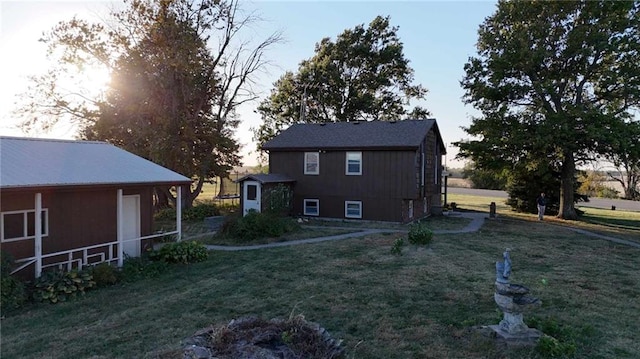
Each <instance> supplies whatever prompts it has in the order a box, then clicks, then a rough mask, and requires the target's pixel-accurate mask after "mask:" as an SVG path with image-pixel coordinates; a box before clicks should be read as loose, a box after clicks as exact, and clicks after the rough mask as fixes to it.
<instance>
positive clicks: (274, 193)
mask: <svg viewBox="0 0 640 359" xmlns="http://www.w3.org/2000/svg"><path fill="white" fill-rule="evenodd" d="M292 197H293V193H292V191H291V187H289V186H286V185H284V184H282V183H279V184H278V185H277V186H275V187H274V188H271V189H269V190H267V191H265V193H264V202H265V208H267V211H269V212H272V213H273V214H275V215H287V214H289V212H290V211H291V199H292Z"/></svg>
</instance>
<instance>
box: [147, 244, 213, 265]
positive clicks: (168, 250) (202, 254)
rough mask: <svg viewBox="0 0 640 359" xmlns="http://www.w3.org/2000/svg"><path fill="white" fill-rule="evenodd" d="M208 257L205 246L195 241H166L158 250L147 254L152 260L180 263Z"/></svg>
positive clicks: (193, 261)
mask: <svg viewBox="0 0 640 359" xmlns="http://www.w3.org/2000/svg"><path fill="white" fill-rule="evenodd" d="M208 257H209V252H207V248H206V247H205V246H204V245H203V244H202V243H199V242H196V241H184V242H176V243H168V244H165V245H164V246H162V248H160V250H159V251H155V252H151V253H150V254H149V258H150V259H152V260H154V261H163V262H166V263H182V264H189V263H195V262H202V261H204V260H206V259H207V258H208Z"/></svg>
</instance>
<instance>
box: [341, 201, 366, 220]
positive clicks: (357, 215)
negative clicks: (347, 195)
mask: <svg viewBox="0 0 640 359" xmlns="http://www.w3.org/2000/svg"><path fill="white" fill-rule="evenodd" d="M354 204H355V205H357V206H358V214H356V215H354V214H349V205H354ZM344 216H345V218H362V201H344Z"/></svg>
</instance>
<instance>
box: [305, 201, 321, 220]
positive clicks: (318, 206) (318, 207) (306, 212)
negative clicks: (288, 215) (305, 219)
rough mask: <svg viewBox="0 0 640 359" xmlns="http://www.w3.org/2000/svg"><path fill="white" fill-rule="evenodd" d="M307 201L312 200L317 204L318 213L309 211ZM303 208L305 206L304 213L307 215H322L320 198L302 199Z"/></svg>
mask: <svg viewBox="0 0 640 359" xmlns="http://www.w3.org/2000/svg"><path fill="white" fill-rule="evenodd" d="M307 202H312V203H315V204H316V209H317V212H316V213H309V212H308V211H307ZM302 208H303V213H304V215H305V216H319V215H320V200H319V199H307V198H305V199H303V200H302Z"/></svg>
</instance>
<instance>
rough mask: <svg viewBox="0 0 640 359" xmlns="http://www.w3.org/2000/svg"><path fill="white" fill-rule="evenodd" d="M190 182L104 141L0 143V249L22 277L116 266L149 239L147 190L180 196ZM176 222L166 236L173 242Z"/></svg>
mask: <svg viewBox="0 0 640 359" xmlns="http://www.w3.org/2000/svg"><path fill="white" fill-rule="evenodd" d="M190 183H191V180H190V179H189V178H187V177H184V176H182V175H180V174H178V173H175V172H173V171H170V170H168V169H166V168H164V167H161V166H158V165H156V164H154V163H152V162H150V161H147V160H145V159H144V158H141V157H138V156H136V155H134V154H131V153H129V152H127V151H124V150H122V149H119V148H117V147H115V146H113V145H110V144H108V143H104V142H90V141H66V140H50V139H33V138H16V137H0V250H2V251H3V252H5V251H6V252H7V253H10V254H11V255H12V257H13V259H14V260H16V262H17V263H18V264H19V267H18V268H17V269H16V270H14V272H19V274H20V275H22V276H23V277H24V276H30V275H28V273H33V274H35V276H36V277H38V276H39V275H40V273H41V271H42V270H43V269H46V268H47V267H63V268H67V269H71V268H77V267H83V266H86V265H90V264H95V263H100V262H112V263H114V264H118V265H121V264H122V260H123V258H124V257H125V256H138V255H140V253H141V251H142V250H143V248H142V247H143V246H144V244H145V240H148V239H150V238H153V237H155V235H153V233H152V232H153V229H152V224H153V223H152V222H153V189H154V187H155V186H177V191H178V193H180V187H179V186H180V185H188V184H190ZM178 212H179V210H178ZM38 213H39V215H36V214H38ZM179 218H180V217H179V216H178V217H177V218H176V221H177V230H176V231H175V232H172V233H171V234H173V235H177V236H178V238H179V237H180V235H181V232H180V221H179Z"/></svg>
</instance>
